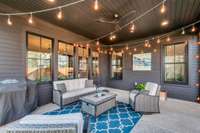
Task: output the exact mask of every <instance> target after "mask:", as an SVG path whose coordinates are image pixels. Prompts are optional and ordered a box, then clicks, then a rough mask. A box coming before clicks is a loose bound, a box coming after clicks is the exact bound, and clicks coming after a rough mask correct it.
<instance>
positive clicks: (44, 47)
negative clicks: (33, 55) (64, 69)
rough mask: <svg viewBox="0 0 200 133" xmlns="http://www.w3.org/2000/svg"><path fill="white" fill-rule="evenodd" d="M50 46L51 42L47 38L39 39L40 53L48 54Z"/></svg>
mask: <svg viewBox="0 0 200 133" xmlns="http://www.w3.org/2000/svg"><path fill="white" fill-rule="evenodd" d="M51 46H52V40H50V39H47V38H41V52H46V53H50V52H51Z"/></svg>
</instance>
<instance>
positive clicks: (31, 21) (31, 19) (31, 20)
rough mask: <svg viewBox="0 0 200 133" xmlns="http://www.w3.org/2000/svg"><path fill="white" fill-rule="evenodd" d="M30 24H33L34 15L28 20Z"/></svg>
mask: <svg viewBox="0 0 200 133" xmlns="http://www.w3.org/2000/svg"><path fill="white" fill-rule="evenodd" d="M28 23H29V24H33V15H32V13H31V14H30V17H29V19H28Z"/></svg>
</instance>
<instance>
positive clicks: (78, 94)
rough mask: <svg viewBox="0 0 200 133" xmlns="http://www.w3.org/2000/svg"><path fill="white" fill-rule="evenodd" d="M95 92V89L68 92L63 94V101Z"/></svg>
mask: <svg viewBox="0 0 200 133" xmlns="http://www.w3.org/2000/svg"><path fill="white" fill-rule="evenodd" d="M95 91H96V88H94V87H90V88H82V89H77V90H74V91H70V92H69V91H68V92H66V93H64V94H63V99H66V98H70V97H76V96H81V95H85V94H88V93H91V92H95Z"/></svg>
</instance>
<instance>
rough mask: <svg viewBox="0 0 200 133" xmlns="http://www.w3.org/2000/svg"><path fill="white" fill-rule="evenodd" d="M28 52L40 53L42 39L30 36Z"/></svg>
mask: <svg viewBox="0 0 200 133" xmlns="http://www.w3.org/2000/svg"><path fill="white" fill-rule="evenodd" d="M28 50H31V51H40V37H39V36H36V35H31V34H28Z"/></svg>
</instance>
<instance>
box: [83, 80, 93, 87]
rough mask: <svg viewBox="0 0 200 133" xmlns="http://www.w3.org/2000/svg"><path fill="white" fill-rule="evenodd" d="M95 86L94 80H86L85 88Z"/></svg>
mask: <svg viewBox="0 0 200 133" xmlns="http://www.w3.org/2000/svg"><path fill="white" fill-rule="evenodd" d="M88 87H94V83H93V80H86V81H85V88H88Z"/></svg>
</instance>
